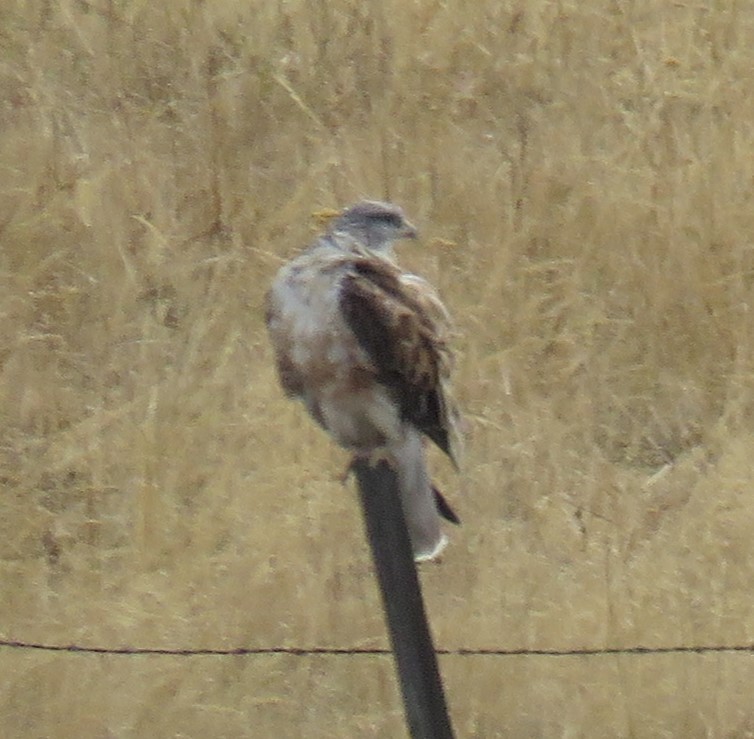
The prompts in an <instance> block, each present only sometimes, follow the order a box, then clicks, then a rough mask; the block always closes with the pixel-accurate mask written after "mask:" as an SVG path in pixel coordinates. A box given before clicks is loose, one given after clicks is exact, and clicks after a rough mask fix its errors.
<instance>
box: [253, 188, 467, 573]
mask: <svg viewBox="0 0 754 739" xmlns="http://www.w3.org/2000/svg"><path fill="white" fill-rule="evenodd" d="M415 238H417V231H416V229H415V228H414V226H412V225H411V223H409V222H408V221H407V220H406V218H405V216H404V214H403V211H402V209H401V208H399V207H398V206H396V205H393V204H391V203H384V202H378V201H369V200H368V201H362V202H359V203H356V204H355V205H352V206H351V207H349V208H347V209H346V210H344V211H342V212H341V213H340V214H339V215H338V217H336V218H335V220H334V221H333V222H332V225H331V226H330V228H329V229H328V230H327V231H326V233H324V234H323V235H322V236H320V237H319V238H318V239H317V240H316V241H315V242H314V243H313V244H312V245H311V246H309V247H308V248H307V249H306V250H305V251H303V252H302V253H301V254H300V255H299V256H298V257H296V258H295V259H293V260H292V261H290V262H289V263H287V264H286V265H284V266H283V267H282V268H281V269H280V271H279V272H278V274H277V276H276V277H275V280H274V282H273V284H272V286H271V288H270V290H269V292H268V294H267V311H266V321H267V328H268V331H269V334H270V338H271V342H272V345H273V348H274V352H275V358H276V364H277V371H278V376H279V379H280V383H281V385H282V387H283V390H284V391H285V393H286V394H287V395H288V396H289V397H294V398H299V399H300V400H302V401H303V403H304V405H305V406H306V408H307V410H308V411H309V413H310V414H311V416H312V418H314V420H315V421H316V422H317V423H318V424H319V425H320V426H322V427H323V428H324V429H325V430H326V431H327V432H328V433H329V434H330V435H331V436H332V437H333V439H334V440H335V441H336V442H337V443H338V444H340V445H341V446H342V447H344V448H346V449H348V450H351V451H353V452H354V453H355V454H356V455H359V456H362V455H363V456H369V457H371V456H372V455H375V454H378V455H379V456H380V457H382V458H384V459H386V460H387V461H388V462H389V464H390V465H391V466H392V467H393V469H394V470H395V471H396V474H397V478H398V485H399V488H400V490H399V492H400V497H401V503H402V507H403V512H404V516H405V519H406V524H407V527H408V531H409V535H410V539H411V546H412V549H413V552H414V559H415V560H416V561H422V560H427V559H433V558H434V557H436V556H438V555H439V554H440V552H441V551H442V550H443V549H444V547H445V545H446V543H447V537H446V536H445V534H444V533H443V531H442V529H441V526H440V516H443V517H444V518H446V519H448V520H450V521H452V522H454V523H458V519H457V517H456V516H455V514H454V513H453V511H452V510H451V508H450V506H449V505H448V504H447V502H446V501H445V500H444V499H443V497H442V495H440V493H439V491H438V490H437V489H436V488H435V487H434V486H433V485H432V481H431V479H430V477H429V474H428V472H427V466H426V459H425V449H424V439H423V437H427V438H428V439H430V440H431V441H432V442H434V443H435V444H436V445H437V446H438V447H439V448H440V449H441V450H442V451H443V452H445V453H446V454H447V455H448V457H450V459H451V461H452V462H453V464H454V465H455V466H456V468H457V467H458V462H459V453H460V435H459V433H458V426H459V413H458V410H457V407H456V404H455V402H454V400H453V397H452V395H451V392H450V374H451V370H452V367H453V356H452V353H451V351H450V348H449V346H448V339H449V334H450V330H451V328H450V318H449V315H448V312H447V310H446V309H445V306H444V305H443V304H442V302H441V301H440V298H439V297H438V295H437V293H436V292H435V290H434V289H433V288H432V286H431V285H430V284H429V283H428V282H426V281H425V280H423V279H422V278H421V277H418V276H417V275H414V274H410V273H408V272H405V271H403V270H402V269H401V268H400V267H399V266H398V264H397V262H396V261H395V258H394V255H393V243H394V242H395V241H396V240H399V239H415Z"/></svg>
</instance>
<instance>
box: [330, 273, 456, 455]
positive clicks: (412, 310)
mask: <svg viewBox="0 0 754 739" xmlns="http://www.w3.org/2000/svg"><path fill="white" fill-rule="evenodd" d="M400 275H401V273H400V271H399V270H398V269H397V268H396V267H395V266H394V265H392V264H391V263H389V262H387V261H383V260H379V261H378V260H376V259H356V260H354V261H353V262H352V270H351V271H350V272H349V274H348V275H347V276H346V277H345V278H344V280H343V282H342V285H341V293H340V308H341V311H342V313H343V316H344V317H345V319H346V322H347V323H348V325H349V327H350V329H351V330H352V331H353V332H354V335H355V336H356V338H357V339H358V341H359V344H360V345H361V346H362V348H363V349H365V350H366V352H367V354H368V355H369V357H370V359H371V360H372V362H373V363H374V366H375V368H376V370H377V379H378V381H379V382H380V383H382V384H383V385H385V386H387V387H389V388H390V389H391V390H392V392H393V393H394V395H395V398H396V401H397V402H398V404H399V406H400V409H401V413H402V415H403V417H404V419H406V420H407V421H408V422H409V423H411V424H413V425H414V426H416V427H417V428H418V429H419V430H420V431H422V432H423V433H424V434H426V435H427V436H428V437H429V438H430V439H431V440H432V441H433V442H435V444H437V446H438V447H440V449H442V450H443V451H444V452H445V453H446V454H447V455H448V456H449V457H450V458H451V459H453V461H454V462H457V460H456V459H455V454H454V450H453V437H454V435H455V434H454V428H452V427H451V426H452V424H453V423H454V418H455V416H454V414H455V411H454V410H452V411H450V412H449V408H448V398H447V397H446V393H445V389H444V388H445V384H446V382H447V379H448V378H447V375H448V372H449V367H450V361H449V359H450V355H449V352H448V349H447V347H446V345H445V341H444V338H443V336H442V332H441V331H440V330H439V327H438V325H437V324H436V321H435V320H433V318H432V317H431V316H430V315H429V313H428V312H427V311H426V310H425V309H424V307H423V306H422V304H421V303H420V302H419V300H417V299H416V297H415V292H416V288H415V287H412V288H407V287H406V286H405V285H403V284H402V282H401V279H400Z"/></svg>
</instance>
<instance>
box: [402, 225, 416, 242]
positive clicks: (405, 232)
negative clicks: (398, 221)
mask: <svg viewBox="0 0 754 739" xmlns="http://www.w3.org/2000/svg"><path fill="white" fill-rule="evenodd" d="M401 238H404V239H418V238H419V231H417V229H416V226H414V224H413V223H409V222H408V221H404V223H403V228H402V229H401Z"/></svg>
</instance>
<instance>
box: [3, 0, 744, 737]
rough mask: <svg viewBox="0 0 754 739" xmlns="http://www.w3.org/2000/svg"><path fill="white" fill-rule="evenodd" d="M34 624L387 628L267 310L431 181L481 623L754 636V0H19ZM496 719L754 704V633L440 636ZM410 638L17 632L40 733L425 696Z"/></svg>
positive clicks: (455, 628) (15, 671)
mask: <svg viewBox="0 0 754 739" xmlns="http://www.w3.org/2000/svg"><path fill="white" fill-rule="evenodd" d="M0 45H1V48H2V54H1V56H0V130H1V131H2V135H1V136H0V279H1V280H2V285H1V286H0V326H2V328H1V329H0V363H1V364H0V414H1V415H0V481H1V482H2V489H1V492H0V636H1V637H3V638H5V639H23V640H30V641H40V642H45V643H56V644H68V643H79V644H92V645H98V646H124V645H128V646H141V647H146V646H152V647H166V648H175V647H177V648H184V647H185V648H201V647H210V648H211V647H219V648H223V647H236V646H247V647H254V646H280V645H291V646H303V647H307V646H335V647H351V646H379V645H384V644H385V636H384V626H383V621H382V615H381V613H380V610H379V605H378V599H377V593H376V590H375V586H374V583H373V580H372V573H371V569H370V562H369V557H368V551H367V548H366V544H365V539H364V535H363V531H362V528H361V523H360V521H359V514H358V507H357V504H356V501H355V497H354V495H353V491H352V490H350V489H347V488H343V487H341V486H340V484H339V483H338V482H337V477H338V475H339V474H340V473H341V471H342V469H343V464H344V457H343V455H342V454H341V453H340V452H339V451H338V450H336V449H334V448H333V447H332V445H331V444H330V443H329V442H328V440H327V439H326V438H325V437H324V435H323V434H322V433H321V432H320V431H318V430H317V429H316V428H314V426H313V424H312V423H311V422H310V421H309V420H308V419H307V418H306V417H305V414H304V413H303V411H302V410H301V409H300V408H298V407H297V406H295V405H294V404H291V403H289V402H287V401H285V400H284V399H283V398H282V396H281V393H280V391H279V390H278V388H277V385H276V381H275V378H274V376H273V370H272V364H271V357H270V350H269V347H268V345H267V342H266V338H265V336H264V331H263V327H262V321H261V313H262V310H261V305H262V299H263V294H264V291H265V289H266V287H267V285H268V283H269V280H270V278H271V275H272V274H273V272H274V270H275V269H276V268H277V267H278V265H279V264H280V262H281V260H282V259H283V258H286V257H288V256H290V255H291V254H293V253H295V251H296V250H297V249H298V248H300V247H301V246H302V245H303V244H305V243H306V242H307V240H309V239H310V238H311V236H312V234H313V233H314V230H315V229H316V224H315V223H314V221H313V220H312V219H311V217H310V214H311V213H312V212H313V211H316V210H317V209H319V208H322V207H333V206H342V205H345V204H347V203H349V202H351V201H353V200H355V199H357V198H359V197H362V196H371V197H382V198H389V199H391V200H394V201H396V202H398V203H400V204H401V205H403V206H404V207H405V209H406V211H407V212H408V214H409V215H410V216H411V217H412V218H413V219H414V220H415V221H416V222H417V223H418V224H420V226H421V227H422V230H423V233H424V240H423V243H422V244H421V245H419V246H413V245H406V247H405V248H403V250H402V255H403V260H404V262H405V263H406V264H407V265H408V266H410V267H411V268H412V269H415V270H417V271H420V272H421V273H422V274H425V275H426V276H427V277H429V278H430V279H431V280H433V281H434V282H435V283H436V284H437V285H438V286H439V288H440V290H441V292H442V294H443V295H444V297H445V299H446V301H447V303H448V305H449V306H450V308H451V310H452V312H453V313H454V314H455V316H456V318H457V323H458V329H459V339H458V349H459V368H458V377H457V385H458V395H459V397H460V399H461V401H462V403H463V406H464V408H465V409H466V411H467V415H468V421H469V439H468V457H467V459H466V464H465V473H464V475H463V476H462V478H461V479H460V481H459V480H458V479H456V478H455V477H454V475H453V474H452V472H451V471H450V470H449V469H448V468H447V466H446V465H445V464H444V463H443V462H442V461H441V460H440V459H439V457H437V458H435V460H434V463H435V466H436V467H437V470H438V472H437V474H438V477H439V479H440V480H441V481H442V485H443V488H444V489H445V490H446V491H447V492H448V495H449V497H450V498H451V500H452V501H453V504H454V505H455V507H456V508H457V510H458V511H459V513H460V514H461V516H462V518H463V519H464V526H463V527H462V528H461V529H459V530H454V531H453V532H452V536H453V540H452V544H451V546H450V547H449V549H448V550H447V555H446V556H445V558H444V561H443V562H442V563H440V564H439V565H435V566H427V567H424V568H423V570H422V577H423V583H424V588H425V595H426V598H427V601H428V607H429V612H430V615H431V619H432V623H433V628H434V630H435V634H436V640H437V643H438V645H439V646H442V647H443V648H447V649H455V648H459V647H464V648H470V649H474V648H503V649H508V648H510V649H517V648H539V649H546V648H552V649H574V648H581V647H588V648H596V649H599V648H603V647H605V648H608V647H610V648H613V647H630V646H635V645H645V646H650V647H661V646H674V645H722V644H730V645H736V644H748V643H752V642H754V604H753V602H752V598H751V583H752V581H753V580H752V578H754V557H753V556H752V555H753V554H754V551H753V548H754V544H752V530H753V528H754V500H753V499H752V491H751V484H752V479H753V478H754V454H753V453H752V444H753V443H754V328H753V324H752V306H753V305H754V247H753V242H752V236H751V235H752V233H754V208H752V194H753V191H754V94H752V91H753V90H754V8H753V7H752V6H751V5H750V4H749V3H745V2H737V0H726V1H721V2H715V3H703V2H688V3H686V2H656V1H653V0H612V1H608V0H585V1H583V2H577V1H576V0H573V1H569V0H560V1H557V0H526V1H525V2H524V1H523V0H520V1H519V0H504V1H501V0H486V1H480V2H463V0H445V1H441V0H415V1H414V2H405V0H386V2H384V3H351V2H346V1H345V0H335V1H325V0H278V1H277V2H261V1H257V0H250V2H246V3H239V2H232V1H231V0H175V1H173V2H170V3H149V2H144V0H91V1H89V0H4V2H3V3H2V5H0ZM442 667H443V670H444V674H445V678H446V682H447V690H448V694H449V700H450V703H451V706H452V711H453V715H454V719H455V723H456V726H457V730H458V734H459V737H467V736H468V737H471V736H475V737H493V736H520V737H524V736H531V737H560V736H595V737H596V736H625V737H628V736H652V737H655V736H688V737H695V736H715V737H721V736H728V737H743V736H754V706H753V705H752V701H751V684H752V680H753V679H754V663H753V662H752V657H751V654H747V653H717V654H665V655H613V656H605V655H603V656H593V657H562V658H547V657H533V656H529V657H526V656H521V657H481V656H480V657H473V656H448V657H445V658H443V659H442ZM404 731H405V730H404V729H403V717H402V711H401V706H400V702H399V699H398V693H397V690H396V687H395V683H394V677H393V668H392V663H391V660H390V658H389V657H386V656H384V657H380V656H376V657H367V656H361V657H354V658H350V657H349V658H345V657H327V656H319V657H307V658H304V657H295V656H285V655H277V656H274V655H273V656H263V657H254V656H247V657H224V658H222V657H216V658H213V657H202V658H179V657H156V656H153V657H124V656H120V657H118V656H107V655H102V656H95V655H77V654H59V653H48V652H38V651H28V650H15V649H8V648H0V733H2V735H3V736H6V737H76V738H81V737H84V738H88V737H92V738H94V737H97V738H100V737H146V736H152V737H179V736H180V737H294V736H306V737H323V738H324V737H328V738H329V737H356V736H380V737H396V736H401V735H403V732H404Z"/></svg>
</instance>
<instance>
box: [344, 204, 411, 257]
mask: <svg viewBox="0 0 754 739" xmlns="http://www.w3.org/2000/svg"><path fill="white" fill-rule="evenodd" d="M332 230H333V231H340V232H345V233H348V234H350V235H353V236H354V237H355V238H357V239H358V240H359V241H361V242H362V243H363V244H364V245H365V246H367V247H368V248H369V249H373V250H375V251H379V250H381V249H384V250H389V249H390V247H391V246H392V243H393V242H394V241H397V240H398V239H415V238H416V237H417V235H418V234H417V231H416V228H414V226H413V225H412V224H411V223H409V222H408V221H407V220H406V216H405V215H404V213H403V210H402V209H401V208H399V207H398V206H397V205H393V204H392V203H383V202H381V201H379V200H362V201H361V202H359V203H356V204H355V205H351V206H350V207H348V208H346V209H345V210H344V211H343V212H342V213H341V214H340V216H339V217H338V218H337V219H336V220H335V222H334V223H333V226H332Z"/></svg>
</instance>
